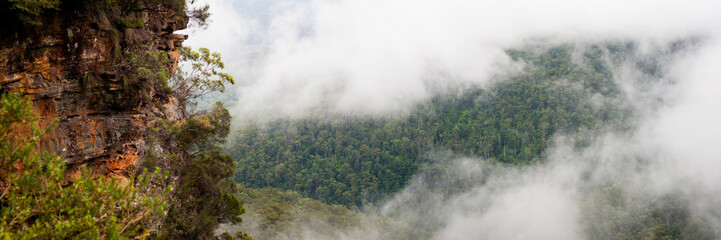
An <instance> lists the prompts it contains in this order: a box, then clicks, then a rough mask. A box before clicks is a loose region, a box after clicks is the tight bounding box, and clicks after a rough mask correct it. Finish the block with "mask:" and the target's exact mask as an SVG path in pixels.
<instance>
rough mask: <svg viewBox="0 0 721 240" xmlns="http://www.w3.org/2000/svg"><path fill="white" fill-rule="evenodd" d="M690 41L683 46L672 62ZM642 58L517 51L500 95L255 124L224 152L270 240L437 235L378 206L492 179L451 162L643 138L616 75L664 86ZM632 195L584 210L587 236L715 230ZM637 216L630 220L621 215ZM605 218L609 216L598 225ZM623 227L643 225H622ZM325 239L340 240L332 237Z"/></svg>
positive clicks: (615, 192) (633, 48) (673, 204)
mask: <svg viewBox="0 0 721 240" xmlns="http://www.w3.org/2000/svg"><path fill="white" fill-rule="evenodd" d="M688 44H689V41H679V42H676V43H674V44H672V45H671V46H669V47H668V48H667V49H665V50H664V51H667V52H665V54H671V55H672V54H674V52H676V51H680V50H682V49H683V48H684V47H687V46H686V45H688ZM637 51H638V46H637V45H635V43H633V42H619V43H603V44H587V45H583V44H537V45H529V46H526V47H522V48H517V49H509V50H507V51H506V54H507V55H508V56H509V57H510V58H511V59H512V60H513V61H514V62H516V63H517V64H519V65H521V66H522V67H521V69H520V70H517V71H514V72H511V73H509V74H507V75H504V76H500V77H499V78H498V79H497V80H496V81H495V83H493V84H492V86H490V87H485V88H482V87H470V88H464V89H459V90H457V91H446V92H442V93H438V94H437V95H435V96H433V97H432V98H431V99H429V100H427V101H424V102H422V103H419V104H417V105H416V106H415V108H414V109H413V110H412V111H411V112H410V113H409V114H407V115H405V114H398V115H394V116H375V115H362V114H339V113H329V112H324V111H323V110H322V109H320V110H317V111H315V112H313V113H312V114H308V117H302V118H280V119H276V120H273V121H269V122H249V123H245V124H244V125H242V127H239V128H237V129H236V130H235V131H234V132H233V133H232V134H231V135H232V136H233V137H232V138H231V140H230V141H229V143H228V144H226V147H225V151H227V152H228V153H229V154H230V155H231V156H232V157H233V158H234V159H235V161H236V175H235V181H236V182H237V183H238V185H239V186H240V189H241V190H240V191H239V193H238V194H239V195H240V196H242V197H240V198H241V199H243V200H244V201H245V202H246V206H248V207H247V208H249V209H250V216H253V218H257V220H256V221H257V222H259V225H256V226H254V228H256V230H257V231H260V232H258V234H260V236H264V238H268V239H273V237H275V238H277V239H293V238H296V237H300V236H303V234H304V233H303V231H302V229H303V228H308V227H307V225H304V222H305V224H308V222H312V220H310V219H311V218H309V217H308V216H309V215H311V214H317V215H318V216H321V217H319V218H320V219H325V220H323V221H322V222H323V224H325V225H322V226H323V227H318V226H316V227H314V228H312V229H346V230H348V229H353V226H357V225H358V222H359V221H366V222H368V221H370V222H378V221H379V219H383V221H386V224H385V225H384V226H385V228H386V230H384V231H382V232H385V233H387V232H394V233H395V234H396V235H382V234H381V235H378V236H377V237H379V238H383V239H417V238H418V237H420V238H421V239H426V238H431V237H433V236H434V235H435V232H434V231H437V230H438V229H440V228H442V227H443V224H442V223H441V221H437V220H433V218H432V217H429V219H425V220H409V219H407V218H404V217H403V215H394V214H392V213H391V214H388V213H387V212H386V213H383V212H382V210H381V209H379V208H381V205H382V204H385V203H386V202H387V201H389V200H390V199H391V198H393V196H394V194H397V193H398V192H400V191H401V190H403V189H404V188H406V187H408V186H409V185H412V184H411V180H412V178H413V177H414V176H418V175H419V174H421V175H422V181H423V182H424V183H425V184H426V185H428V186H430V187H429V189H428V190H429V191H433V192H436V193H437V192H440V193H442V196H445V197H446V198H450V197H451V196H454V194H459V193H463V192H464V191H468V190H469V189H472V188H473V187H474V186H477V185H478V184H479V183H482V182H484V181H486V180H485V179H486V178H487V177H488V176H481V177H476V178H472V179H460V180H459V179H454V178H453V177H449V175H453V174H454V171H453V170H452V169H451V168H454V166H453V164H451V163H449V162H448V161H444V160H443V159H452V158H470V159H473V160H472V161H477V162H481V163H482V164H484V165H485V166H487V167H488V166H492V167H490V168H493V169H500V170H496V171H510V170H512V169H524V168H529V167H533V166H538V165H543V164H544V162H547V161H548V160H547V158H548V157H549V156H548V155H549V154H548V152H547V151H548V150H549V149H552V148H554V147H555V145H556V144H557V143H559V142H561V143H563V142H570V143H572V144H571V145H572V148H573V149H574V150H573V151H577V152H581V151H583V149H585V148H588V147H589V146H590V145H591V143H592V142H594V141H596V140H598V138H599V137H600V136H601V135H602V134H603V133H609V132H610V133H617V134H628V132H630V131H633V129H634V127H635V125H636V124H637V123H636V121H637V120H636V119H637V117H636V110H637V109H635V108H634V106H633V105H632V104H630V103H629V99H628V98H627V96H626V95H625V94H624V92H623V91H622V90H621V86H620V85H619V83H618V81H617V80H615V79H614V78H615V77H618V75H615V73H614V71H616V70H617V69H618V68H619V67H620V66H622V65H631V66H632V68H633V69H634V71H635V72H637V73H638V74H639V78H638V79H640V80H638V81H642V82H644V81H648V82H653V81H661V80H660V79H662V78H663V72H662V71H661V70H660V69H661V68H660V66H659V65H661V64H662V61H663V56H662V55H654V54H663V53H661V52H659V53H654V54H651V56H650V57H646V58H636V57H635V56H637ZM579 161H582V160H579ZM504 169H505V170H504ZM434 186H435V187H434ZM256 189H259V190H256ZM624 189H625V185H624V180H623V179H618V180H617V181H616V182H614V183H612V184H610V185H606V186H598V187H596V188H595V189H592V190H590V191H591V192H590V193H589V195H588V196H586V197H585V200H584V202H585V208H584V209H582V211H585V213H588V218H587V219H586V220H585V222H584V223H585V224H586V225H585V226H586V234H588V236H589V239H612V238H617V239H618V238H623V239H626V238H642V236H644V235H648V234H653V235H654V236H656V237H657V238H666V237H669V238H674V239H675V238H679V237H683V238H692V237H689V236H691V235H693V234H697V235H695V237H698V239H704V238H706V237H710V236H711V235H709V234H711V231H710V230H709V226H708V225H707V223H704V222H702V221H700V220H699V219H698V218H694V217H692V216H690V215H689V209H687V208H683V207H682V206H684V204H683V203H684V202H683V201H685V200H684V199H679V198H677V197H674V195H668V196H666V197H664V198H662V199H663V200H659V201H658V202H655V203H653V204H651V206H647V205H637V206H634V205H625V204H619V203H618V201H621V199H622V198H623V196H624V194H631V193H625V192H624V191H625V190H624ZM631 195H632V194H631ZM419 197H423V195H420V196H419ZM637 197H640V196H637ZM305 198H310V199H314V200H310V199H305ZM417 201H422V200H416V202H417ZM321 202H322V203H324V204H329V205H324V204H321ZM412 202H413V201H412ZM320 206H325V207H322V208H321V207H320ZM319 209H321V210H319ZM346 209H350V210H352V211H351V212H349V211H348V210H346ZM353 211H355V212H356V213H352V212H353ZM379 211H380V212H379ZM609 211H610V212H612V213H611V214H609V213H608V212H609ZM627 211H628V212H629V213H628V214H631V216H620V215H617V214H619V213H621V212H627ZM369 212H370V213H371V214H370V215H367V216H366V215H363V214H368V213H369ZM430 212H432V210H429V212H428V213H430ZM359 214H360V215H359ZM599 214H600V215H601V216H603V217H592V216H598V215H599ZM604 214H605V215H604ZM361 215H362V216H361ZM406 217H407V216H406ZM367 218H375V220H368V219H367ZM298 219H302V220H298ZM361 219H362V220H361ZM614 219H616V220H614ZM629 219H633V220H629ZM619 220H624V221H635V225H627V224H618V223H614V222H613V221H619ZM390 223H393V224H390ZM365 226H366V227H367V224H366V225H365ZM258 229H260V230H258ZM283 229H284V230H283ZM389 229H392V230H389ZM244 230H247V231H253V230H250V229H244ZM281 230H283V231H281ZM279 233H281V234H279ZM284 234H285V235H284ZM294 234H295V235H294ZM306 234H307V233H306ZM316 234H321V235H319V236H326V237H329V238H333V237H331V236H333V235H332V233H316ZM329 234H330V235H329ZM351 235H352V234H351ZM316 237H317V236H316ZM336 237H337V236H336Z"/></svg>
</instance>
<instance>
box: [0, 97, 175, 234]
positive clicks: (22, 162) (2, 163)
mask: <svg viewBox="0 0 721 240" xmlns="http://www.w3.org/2000/svg"><path fill="white" fill-rule="evenodd" d="M0 106H1V108H0V183H1V187H0V190H1V192H2V194H0V223H2V224H1V225H0V238H2V239H75V238H86V239H90V238H110V239H130V238H134V237H137V236H145V235H147V234H148V233H149V231H150V230H149V229H148V228H147V227H148V225H147V224H149V223H152V222H153V221H155V220H157V219H159V218H162V217H163V216H164V215H165V214H166V212H167V204H166V202H165V200H166V199H167V196H168V193H169V192H170V190H171V187H170V186H168V187H166V188H159V187H157V186H155V187H154V186H153V184H152V182H158V181H162V180H163V179H165V178H166V177H167V175H164V176H163V175H162V174H161V172H160V169H156V170H155V171H154V173H152V174H149V173H148V172H147V171H146V172H143V173H142V174H141V175H140V176H138V177H135V178H131V180H133V181H134V182H135V183H136V184H131V183H122V182H118V181H116V180H115V179H112V178H111V179H107V178H105V177H103V176H100V177H98V178H97V179H94V178H95V177H94V176H93V175H92V173H91V171H89V170H88V169H83V171H82V172H81V174H80V175H79V176H77V177H74V178H70V179H66V176H65V173H66V167H65V166H64V161H63V160H62V159H60V158H58V157H55V155H54V154H50V153H47V152H45V153H43V154H39V153H36V152H35V145H36V144H37V141H38V140H39V139H40V137H41V136H42V135H44V134H46V133H47V132H49V131H50V130H52V128H53V127H54V123H53V124H50V125H48V126H45V127H44V126H41V125H40V124H39V120H40V118H39V117H37V116H36V115H35V114H34V113H33V111H32V104H31V102H30V100H29V99H28V98H27V97H24V96H22V93H3V94H2V96H0ZM68 180H70V182H68Z"/></svg>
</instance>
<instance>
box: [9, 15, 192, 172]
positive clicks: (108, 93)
mask: <svg viewBox="0 0 721 240" xmlns="http://www.w3.org/2000/svg"><path fill="white" fill-rule="evenodd" d="M59 15H60V16H57V17H53V18H52V19H53V20H52V21H46V22H44V23H43V25H42V26H39V27H37V28H38V29H35V30H34V31H32V32H31V33H24V34H14V35H10V36H8V35H6V36H2V35H0V91H19V90H23V91H24V92H25V93H27V94H28V95H29V96H30V97H31V99H32V101H33V106H34V107H35V110H36V112H37V113H38V114H39V115H40V116H41V117H42V122H43V123H44V124H48V123H51V122H53V121H55V120H57V121H58V126H57V127H56V128H55V129H54V131H53V132H52V133H51V134H50V135H49V136H47V137H46V138H45V139H43V140H42V141H41V146H40V149H41V150H47V151H53V152H57V153H58V155H59V156H60V157H62V158H63V159H65V160H66V161H67V166H68V169H69V173H70V175H71V178H70V179H72V175H74V174H77V173H78V170H79V169H80V168H79V167H80V166H82V165H87V166H89V167H92V168H93V169H94V173H95V174H104V175H107V176H112V177H116V178H125V177H127V176H128V175H130V174H134V171H133V170H134V169H135V167H136V166H138V165H139V164H141V163H142V159H143V157H144V155H145V153H146V151H147V149H148V144H147V136H148V131H149V129H150V126H151V125H152V124H153V121H154V120H153V119H155V118H154V117H153V116H154V115H158V114H163V115H165V116H166V117H167V116H174V117H172V118H176V119H177V118H182V117H183V116H182V114H183V113H182V112H181V111H178V110H177V109H180V108H178V106H177V101H176V100H174V99H173V98H172V97H171V96H169V95H167V94H161V93H159V92H160V91H155V89H152V87H145V88H144V89H142V88H143V87H139V86H138V84H131V83H130V81H129V80H128V79H127V76H125V74H124V72H123V71H122V68H119V67H116V66H114V64H116V63H117V61H114V59H117V58H118V57H119V55H121V53H122V52H123V51H126V50H127V49H132V48H141V47H146V48H153V49H159V50H163V51H165V52H167V54H168V55H169V57H170V59H171V60H170V61H169V63H167V64H166V69H168V70H169V71H172V72H174V70H175V67H176V66H177V63H178V57H179V52H178V51H177V50H176V48H177V47H178V46H180V45H181V44H182V42H183V40H185V38H186V37H187V36H185V35H178V34H174V31H176V30H180V29H184V28H185V27H186V23H187V17H185V16H176V15H177V14H175V13H173V12H153V13H144V14H143V16H142V18H141V19H142V21H143V25H142V27H136V28H122V27H121V28H117V27H113V28H110V27H107V26H106V27H103V24H102V23H98V20H97V19H93V18H92V17H90V16H82V15H79V14H73V13H63V14H59ZM101 22H102V21H101ZM148 88H150V89H148ZM148 97H149V98H148Z"/></svg>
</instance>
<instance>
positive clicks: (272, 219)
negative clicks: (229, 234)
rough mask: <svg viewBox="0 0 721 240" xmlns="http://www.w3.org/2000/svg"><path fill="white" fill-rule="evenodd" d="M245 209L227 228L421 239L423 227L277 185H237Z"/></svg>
mask: <svg viewBox="0 0 721 240" xmlns="http://www.w3.org/2000/svg"><path fill="white" fill-rule="evenodd" d="M238 198H239V199H240V200H242V201H243V202H244V206H245V207H246V209H247V210H248V212H247V213H246V214H245V215H244V218H245V221H244V222H243V224H240V225H235V226H226V228H228V229H229V230H230V229H232V230H240V231H243V232H249V233H251V235H253V236H255V237H256V238H258V239H348V238H351V239H424V238H428V237H429V236H428V235H423V233H427V232H424V229H414V228H411V227H410V226H409V225H407V224H405V223H403V221H402V220H398V219H389V218H383V217H378V216H370V215H367V214H362V213H357V212H353V211H350V210H348V209H347V208H345V207H344V206H340V205H328V204H325V203H323V202H321V201H318V200H314V199H309V198H304V197H302V196H301V194H299V193H297V192H294V191H284V190H280V189H277V188H262V189H254V188H246V187H244V186H243V185H242V184H239V187H238Z"/></svg>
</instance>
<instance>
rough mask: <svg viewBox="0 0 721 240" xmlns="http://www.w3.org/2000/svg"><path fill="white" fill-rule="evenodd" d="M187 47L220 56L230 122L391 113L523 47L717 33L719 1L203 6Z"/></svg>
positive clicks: (490, 68)
mask: <svg viewBox="0 0 721 240" xmlns="http://www.w3.org/2000/svg"><path fill="white" fill-rule="evenodd" d="M205 1H206V2H208V3H209V4H210V5H211V12H212V13H213V16H212V17H211V21H212V24H211V26H210V28H209V29H207V30H205V31H192V32H191V36H190V39H189V40H188V41H187V45H190V46H195V47H209V48H211V49H212V50H215V51H218V52H221V53H222V54H223V56H224V59H225V61H226V63H228V65H229V69H228V71H229V72H231V73H232V74H234V75H235V76H236V78H238V79H239V80H240V81H239V84H238V86H239V91H238V93H239V105H238V106H236V109H234V111H233V112H235V113H237V115H240V116H263V115H273V114H298V113H302V112H304V111H307V110H310V109H313V108H317V107H328V108H331V109H335V110H338V111H343V112H367V113H388V112H396V111H402V110H403V109H405V108H406V107H408V106H409V105H410V104H413V103H416V102H417V101H419V100H421V99H424V98H425V97H428V96H429V95H430V94H432V93H434V92H436V91H439V90H438V89H453V88H456V87H458V86H463V85H467V84H483V83H485V82H487V81H488V79H489V78H490V77H491V76H492V75H493V74H495V73H496V72H497V71H498V69H499V67H498V66H503V65H506V64H508V62H509V61H508V59H506V58H505V55H504V54H503V50H504V49H505V48H508V47H513V46H517V45H519V44H521V43H523V41H527V40H529V39H538V38H542V39H546V40H550V41H568V40H570V39H573V41H603V40H628V39H634V40H641V41H642V43H644V44H648V45H653V44H662V43H665V42H667V41H669V40H674V39H677V38H680V37H687V36H692V35H711V34H716V33H715V32H713V33H711V32H710V31H718V30H714V29H721V26H720V25H721V24H719V23H721V14H718V12H719V9H721V7H720V3H721V1H663V0H639V1H628V0H611V1H590V0H573V1H571V0H549V1H531V0H523V1H504V0H490V1H478V0H445V1H430V0H362V1H352V0H314V1H311V0H307V1H280V0H273V1H261V0H248V1H230V0H205Z"/></svg>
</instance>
